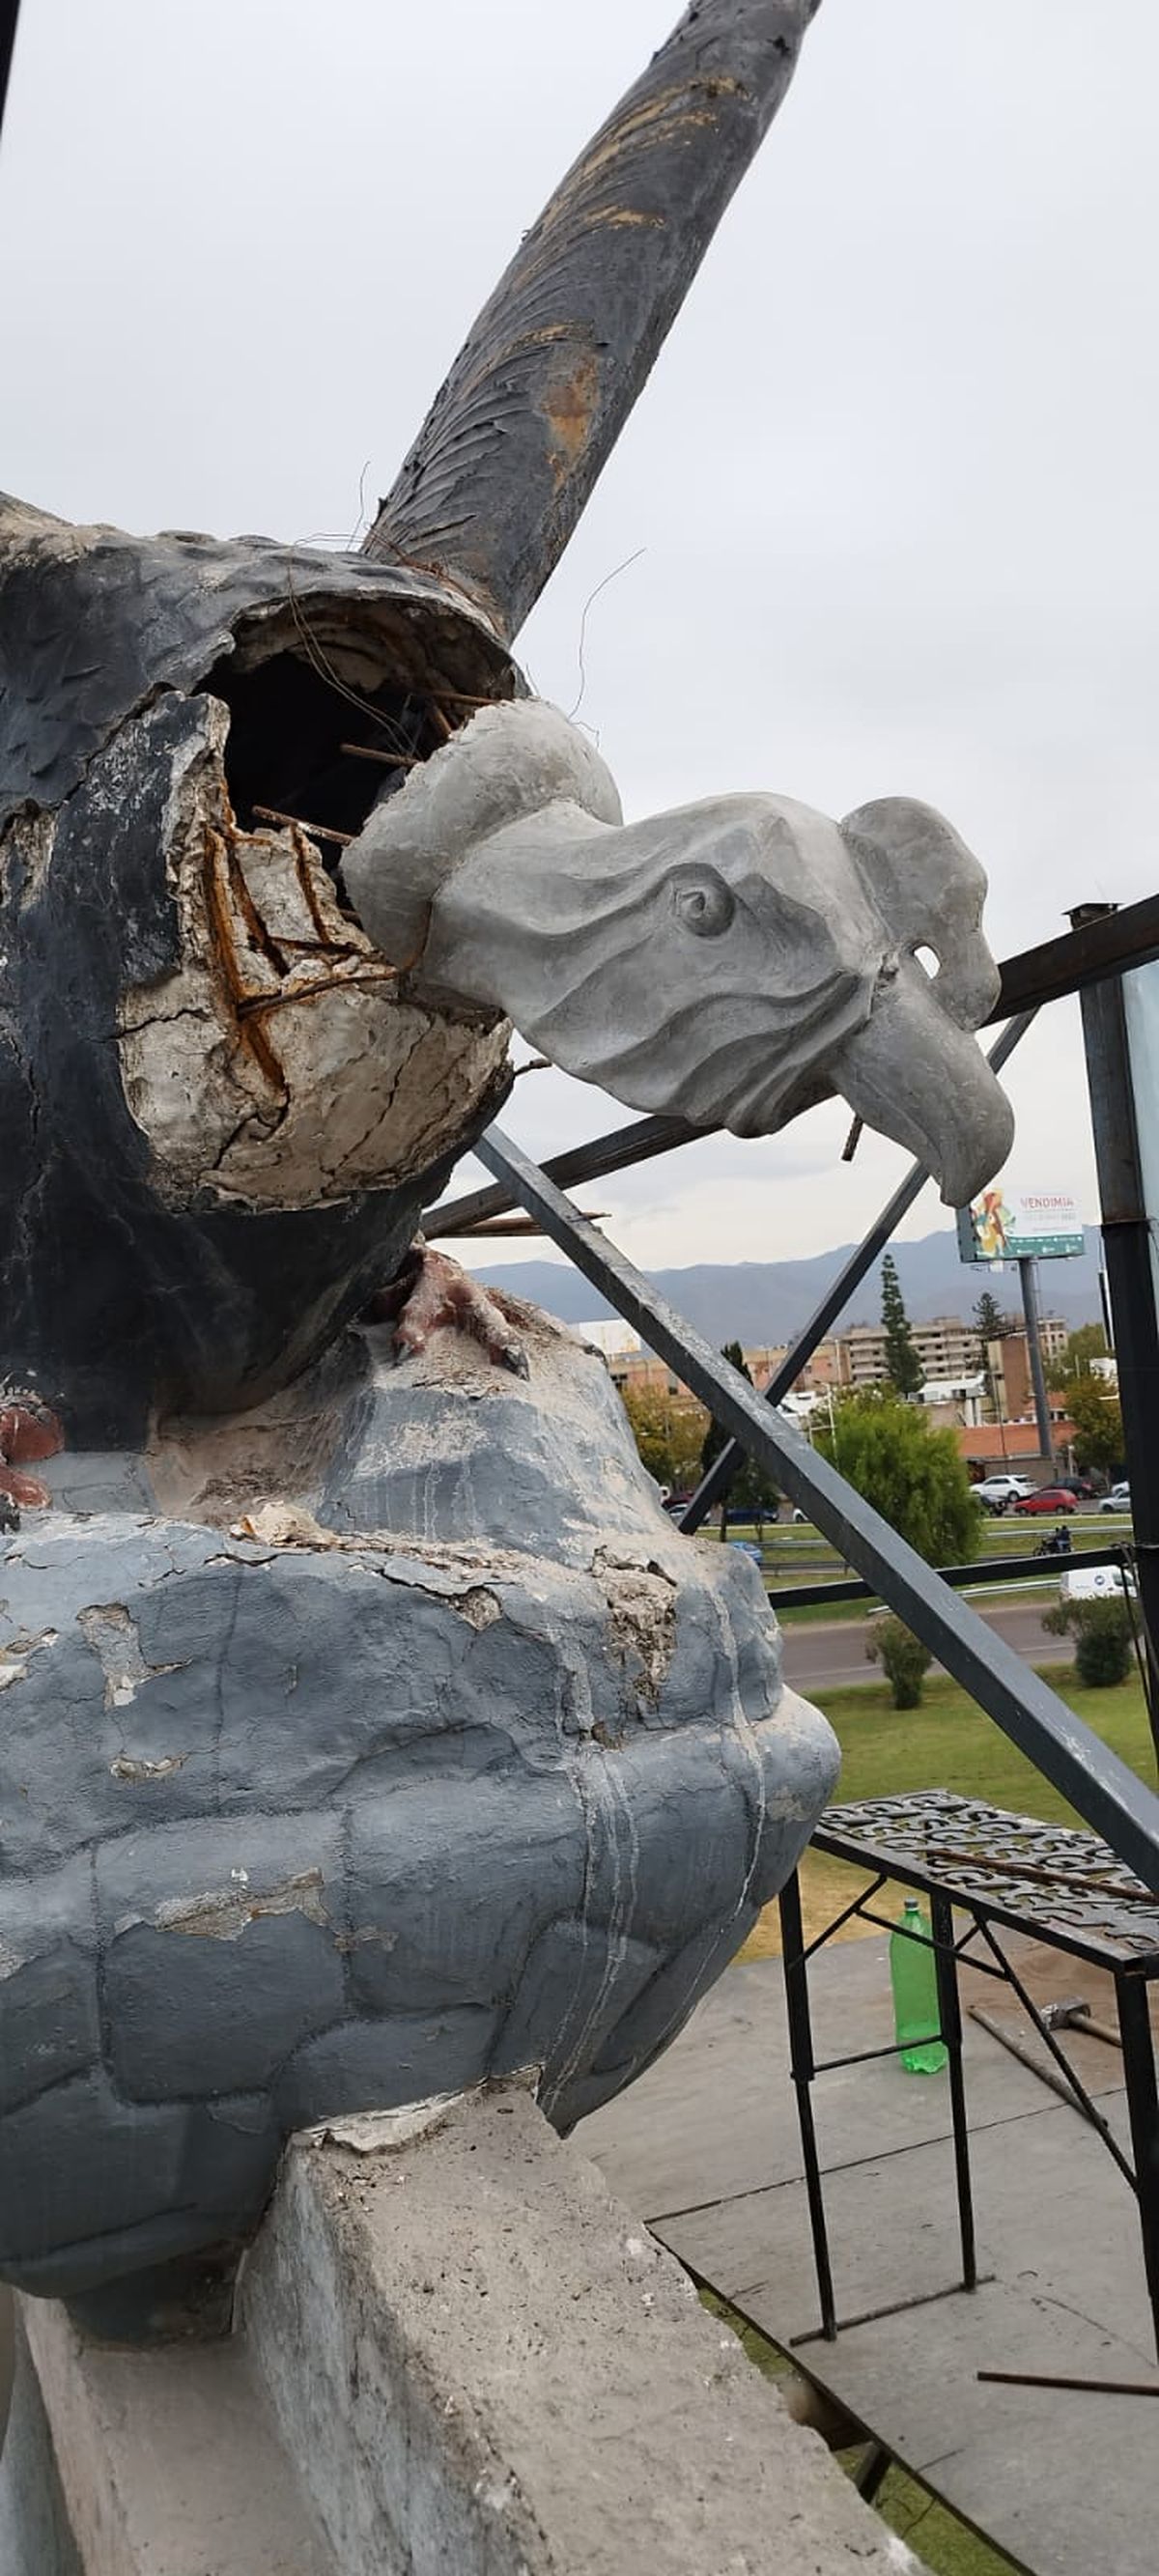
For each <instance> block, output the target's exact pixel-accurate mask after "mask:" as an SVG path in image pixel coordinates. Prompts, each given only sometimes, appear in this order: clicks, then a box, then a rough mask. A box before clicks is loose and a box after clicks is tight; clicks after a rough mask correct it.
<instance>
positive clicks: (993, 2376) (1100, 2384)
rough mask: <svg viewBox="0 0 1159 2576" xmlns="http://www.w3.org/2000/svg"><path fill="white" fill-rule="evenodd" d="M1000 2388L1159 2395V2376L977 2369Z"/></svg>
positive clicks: (979, 2375)
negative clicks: (1098, 2376)
mask: <svg viewBox="0 0 1159 2576" xmlns="http://www.w3.org/2000/svg"><path fill="white" fill-rule="evenodd" d="M974 2377H975V2379H989V2380H992V2381H993V2382H994V2383H995V2385H996V2386H997V2387H999V2388H1077V2389H1081V2391H1082V2393H1083V2395H1084V2396H1093V2397H1159V2379H1063V2378H1061V2377H1060V2375H1059V2373H1058V2372H1057V2371H1052V2370H976V2371H975V2373H974Z"/></svg>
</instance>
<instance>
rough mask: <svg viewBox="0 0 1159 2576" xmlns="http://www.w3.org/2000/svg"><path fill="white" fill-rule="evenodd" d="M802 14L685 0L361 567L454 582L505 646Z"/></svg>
mask: <svg viewBox="0 0 1159 2576" xmlns="http://www.w3.org/2000/svg"><path fill="white" fill-rule="evenodd" d="M819 5H820V0H700V5H699V6H694V7H691V8H689V9H687V10H686V11H685V14H684V16H683V17H682V19H681V20H680V23H679V25H678V26H677V27H676V28H675V29H674V31H673V33H672V35H671V36H670V37H669V39H668V41H667V43H666V44H664V45H662V46H661V47H660V49H659V51H658V53H656V54H655V55H654V56H653V59H652V61H651V63H650V64H649V66H648V69H647V71H646V72H644V73H643V75H642V77H641V78H640V79H639V80H638V81H637V82H636V83H635V86H634V87H633V88H632V89H630V90H629V91H628V92H627V94H626V96H625V97H624V98H622V99H621V101H620V104H619V106H618V107H617V108H615V109H614V110H613V112H612V114H611V116H610V117H609V118H608V120H607V122H606V124H604V125H603V126H601V128H600V131H599V133H598V134H596V135H595V137H594V138H593V140H592V142H591V143H589V144H588V146H587V148H586V150H585V151H584V152H582V153H581V154H580V157H579V159H578V161H577V162H575V164H574V166H573V167H572V169H571V170H570V171H569V172H568V174H567V177H566V178H565V179H564V180H563V182H562V184H561V186H560V187H559V188H558V189H557V190H556V193H555V195H554V196H553V197H552V198H551V199H550V201H549V203H548V204H547V205H546V206H545V208H544V210H543V213H542V214H541V216H540V218H539V221H538V223H536V224H535V225H534V226H533V228H532V230H531V231H530V232H529V233H528V234H527V235H526V237H525V239H524V241H523V243H522V245H521V247H520V249H519V250H518V251H517V253H516V255H515V258H514V259H513V260H512V262H511V265H510V267H509V268H508V270H507V271H506V274H505V275H504V276H503V277H502V278H501V279H500V281H499V284H498V286H497V287H496V289H495V292H494V294H493V295H492V296H491V298H490V301H489V302H488V303H487V304H486V305H485V306H484V308H483V311H482V313H481V314H480V316H479V319H478V321H477V322H476V324H475V327H474V329H473V331H472V332H471V334H470V337H469V338H468V340H467V341H466V343H465V345H464V347H463V348H462V350H461V351H460V353H459V356H458V357H457V359H456V360H455V364H454V366H453V367H452V369H451V372H450V375H449V376H448V377H447V380H446V383H445V384H444V386H443V388H442V391H441V392H440V393H439V394H438V395H436V398H435V401H434V403H433V405H432V407H431V410H430V412H429V413H428V415H427V418H426V420H425V422H424V424H423V427H422V429H421V430H420V431H419V435H418V437H417V439H416V440H415V443H414V446H413V447H412V449H411V451H410V454H409V456H408V457H407V459H406V462H405V464H404V465H403V467H402V471H401V473H400V474H399V477H398V480H397V482H396V484H395V486H394V489H393V491H392V492H391V493H390V494H389V496H388V498H387V499H386V500H385V501H384V502H383V503H382V504H381V507H380V509H379V513H378V517H377V519H376V521H375V524H374V526H373V528H372V529H371V531H370V534H369V536H368V537H367V539H366V546H365V551H366V552H367V553H368V554H370V555H372V556H378V557H385V558H387V559H389V558H391V557H392V556H393V557H395V558H398V557H402V558H404V559H406V560H407V561H409V562H412V563H415V564H421V565H423V566H424V567H427V568H429V569H431V570H435V569H437V570H438V572H439V573H441V574H442V575H444V576H445V577H446V578H448V579H451V580H454V581H457V582H459V583H461V584H462V585H463V587H464V589H465V590H466V591H467V592H468V593H469V594H470V596H471V597H472V598H473V599H474V600H475V602H476V603H477V604H478V605H479V606H481V607H482V608H484V609H485V610H486V612H487V613H488V615H489V616H490V617H491V618H492V619H493V621H494V623H495V625H496V626H497V627H498V629H499V631H500V632H501V633H502V634H503V635H505V636H507V637H510V636H513V635H514V634H515V633H516V632H517V631H518V629H519V627H520V626H521V625H522V623H523V620H524V618H525V617H526V616H527V614H528V611H529V610H530V609H531V608H532V607H533V605H534V603H535V601H536V600H537V599H538V597H539V594H540V592H541V590H542V589H543V588H544V585H545V583H546V582H547V580H548V578H549V576H550V574H551V573H552V571H553V570H554V568H555V565H556V564H557V562H558V561H559V558H560V555H561V554H562V553H563V550H564V547H565V546H566V544H567V542H568V539H569V537H570V536H571V533H572V530H573V528H574V527H575V524H576V521H577V520H578V518H579V515H580V512H581V511H582V509H583V507H584V504H585V502H586V501H587V499H588V495H589V493H590V492H591V490H592V487H593V485H594V483H595V481H596V477H597V475H598V474H599V472H600V470H601V468H602V466H603V465H604V463H605V461H606V459H607V457H608V456H609V455H610V453H611V450H612V448H613V447H614V445H615V442H616V440H617V438H618V437H619V434H620V431H621V429H622V428H623V425H624V422H625V421H626V419H627V417H628V414H629V412H630V411H631V409H632V405H633V403H634V402H635V400H636V397H637V395H638V394H639V393H640V391H641V389H642V387H643V385H644V383H645V381H646V379H647V376H648V374H649V372H650V370H651V367H652V365H653V362H654V360H655V359H656V357H657V355H658V353H659V350H660V348H661V346H662V343H663V341H664V339H665V337H666V335H667V333H668V330H669V328H670V326H671V324H672V322H673V321H674V320H675V317H676V314H677V313H678V311H679V309H680V306H681V304H682V302H683V300H684V297H685V295H686V293H687V291H688V288H689V286H690V284H691V282H692V279H693V277H694V275H695V273H696V270H697V269H698V267H699V265H700V262H701V260H702V258H703V256H704V253H705V251H706V250H707V248H708V245H709V242H710V241H711V239H712V236H713V233H714V232H715V230H716V227H717V224H718V223H719V221H720V218H721V216H722V214H723V213H724V210H725V207H726V206H727V204H728V202H729V199H730V197H731V196H732V194H733V191H734V189H735V188H736V186H737V185H738V183H739V181H740V180H741V178H742V177H743V176H744V172H745V170H746V169H747V167H748V164H749V162H750V161H751V159H752V157H753V155H754V153H755V152H756V150H757V147H758V145H759V144H760V142H761V141H762V139H763V137H764V134H765V132H766V130H767V128H768V126H769V124H770V123H771V121H772V118H773V117H774V115H775V114H776V111H777V109H778V107H779V106H780V104H781V100H782V99H783V97H784V95H785V92H786V90H787V88H788V86H789V82H790V80H791V78H792V75H793V71H794V69H795V66H796V61H797V56H798V53H799V52H800V48H801V43H802V40H803V37H804V35H805V32H806V30H807V28H808V26H809V23H810V21H811V19H812V18H813V17H814V16H815V14H816V11H817V9H818V7H819Z"/></svg>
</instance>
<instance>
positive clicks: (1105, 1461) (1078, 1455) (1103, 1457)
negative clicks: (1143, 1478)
mask: <svg viewBox="0 0 1159 2576" xmlns="http://www.w3.org/2000/svg"><path fill="white" fill-rule="evenodd" d="M1061 1392H1062V1393H1064V1394H1065V1396H1066V1409H1067V1412H1068V1413H1069V1415H1070V1418H1071V1421H1072V1422H1073V1424H1074V1454H1075V1463H1076V1465H1077V1466H1079V1467H1083V1468H1087V1467H1094V1468H1095V1469H1096V1470H1097V1471H1098V1472H1099V1474H1100V1475H1104V1476H1110V1475H1113V1474H1114V1471H1115V1469H1116V1467H1121V1465H1122V1463H1123V1410H1122V1406H1121V1405H1120V1403H1119V1397H1118V1390H1117V1389H1116V1388H1115V1387H1113V1386H1108V1385H1107V1382H1106V1379H1105V1378H1101V1377H1076V1378H1072V1379H1071V1380H1070V1381H1069V1384H1068V1385H1067V1386H1066V1387H1065V1388H1063V1389H1062V1390H1061Z"/></svg>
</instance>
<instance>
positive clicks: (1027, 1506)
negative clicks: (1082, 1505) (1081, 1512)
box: [1014, 1485, 1078, 1512]
mask: <svg viewBox="0 0 1159 2576" xmlns="http://www.w3.org/2000/svg"><path fill="white" fill-rule="evenodd" d="M1014 1509H1015V1511H1016V1512H1077V1510H1078V1504H1077V1503H1076V1501H1075V1498H1074V1495H1073V1494H1072V1493H1071V1491H1070V1489H1069V1487H1068V1486H1066V1485H1040V1486H1039V1489H1038V1492H1037V1493H1036V1494H1023V1495H1021V1496H1020V1498H1019V1500H1018V1502H1016V1504H1015V1506H1014Z"/></svg>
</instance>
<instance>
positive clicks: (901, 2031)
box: [889, 1896, 946, 2075]
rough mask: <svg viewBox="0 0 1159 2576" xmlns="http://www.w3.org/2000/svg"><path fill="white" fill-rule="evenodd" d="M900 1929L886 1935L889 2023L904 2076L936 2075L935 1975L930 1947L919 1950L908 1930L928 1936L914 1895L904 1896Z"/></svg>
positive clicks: (940, 2054)
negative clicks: (890, 1990) (890, 2005)
mask: <svg viewBox="0 0 1159 2576" xmlns="http://www.w3.org/2000/svg"><path fill="white" fill-rule="evenodd" d="M901 1921H902V1926H903V1928H902V1929H901V1930H899V1931H897V1932H892V1933H891V1934H890V1940H889V1974H890V1982H891V1984H892V1986H893V2025H894V2033H895V2036H896V2039H897V2043H898V2047H899V2048H900V2050H901V2062H902V2065H903V2066H904V2068H905V2071H906V2074H907V2075H940V2074H941V2071H942V2068H943V2066H944V2065H945V2063H946V2050H945V2046H944V2043H943V2042H942V2041H941V2040H940V2039H935V2038H933V2037H932V2036H931V2033H932V2032H934V2031H936V2030H938V2029H939V2028H940V2027H941V2014H940V2012H939V2010H938V1978H937V1970H936V1968H935V1965H934V1954H933V1950H932V1949H929V1950H923V1949H921V1948H920V1947H919V1944H918V1942H917V1941H915V1940H911V1938H910V1935H911V1933H915V1932H916V1933H918V1934H919V1935H920V1936H921V1938H922V1939H924V1940H926V1941H929V1940H930V1939H931V1937H932V1936H931V1933H930V1927H929V1923H928V1921H927V1919H926V1916H925V1915H924V1914H923V1912H922V1909H921V1906H920V1905H919V1903H918V1900H917V1898H916V1896H907V1898H906V1900H905V1906H904V1909H903V1912H902V1917H901Z"/></svg>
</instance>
